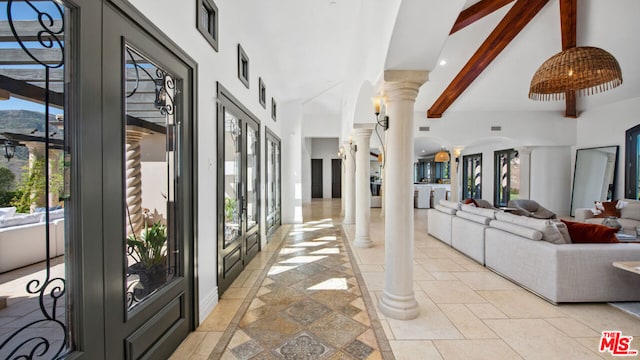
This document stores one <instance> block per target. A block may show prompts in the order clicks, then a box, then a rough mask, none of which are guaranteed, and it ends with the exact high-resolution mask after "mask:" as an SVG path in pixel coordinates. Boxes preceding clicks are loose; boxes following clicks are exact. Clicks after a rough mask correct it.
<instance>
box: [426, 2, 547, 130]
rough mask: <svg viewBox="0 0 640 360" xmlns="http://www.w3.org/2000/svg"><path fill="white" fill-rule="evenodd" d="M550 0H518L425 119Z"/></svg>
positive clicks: (457, 92) (466, 84) (441, 110)
mask: <svg viewBox="0 0 640 360" xmlns="http://www.w3.org/2000/svg"><path fill="white" fill-rule="evenodd" d="M547 2H549V0H517V1H516V3H515V4H514V5H513V6H512V7H511V9H509V11H508V12H507V14H506V15H505V17H504V18H503V19H502V20H501V21H500V23H498V25H497V26H496V28H495V29H494V30H493V31H492V32H491V34H489V36H488V37H487V39H486V40H485V41H484V42H483V43H482V45H480V48H478V50H477V51H476V52H475V54H473V56H472V57H471V59H469V61H468V62H467V63H466V64H465V66H464V67H463V68H462V70H460V72H459V73H458V75H456V77H455V78H454V79H453V80H452V81H451V83H450V84H449V86H448V87H447V88H446V89H445V91H444V92H443V93H442V94H441V95H440V97H439V98H438V99H437V100H436V101H435V103H434V104H433V105H432V106H431V108H430V109H429V110H427V117H428V118H440V117H442V114H443V113H444V112H445V111H446V110H447V109H448V108H449V106H451V104H453V103H454V102H455V101H456V99H457V98H458V97H459V96H460V95H461V94H462V93H463V92H464V91H465V90H466V89H467V88H468V87H469V85H471V83H473V81H474V80H475V79H476V78H477V77H478V76H479V75H480V74H481V73H482V72H483V71H484V69H486V68H487V67H488V66H489V64H491V62H492V61H493V60H494V59H495V58H496V57H497V56H498V55H499V54H500V53H501V52H502V50H504V48H505V47H507V45H509V43H510V42H511V40H513V39H514V38H515V37H516V35H518V34H519V33H520V31H521V30H522V29H523V28H524V27H525V26H526V25H527V24H528V23H529V21H531V19H533V18H534V17H535V16H536V14H537V13H538V12H539V11H540V10H541V9H542V8H543V7H544V6H545V5H546V4H547Z"/></svg>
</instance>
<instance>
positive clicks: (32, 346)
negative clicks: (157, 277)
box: [0, 0, 70, 360]
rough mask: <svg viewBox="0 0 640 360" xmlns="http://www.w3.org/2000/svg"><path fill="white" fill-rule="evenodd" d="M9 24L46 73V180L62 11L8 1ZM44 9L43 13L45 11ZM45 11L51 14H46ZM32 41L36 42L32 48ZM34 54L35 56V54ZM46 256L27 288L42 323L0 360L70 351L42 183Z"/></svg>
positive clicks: (5, 348) (4, 349) (6, 346)
mask: <svg viewBox="0 0 640 360" xmlns="http://www.w3.org/2000/svg"><path fill="white" fill-rule="evenodd" d="M6 9H7V19H8V24H9V27H10V28H11V32H12V33H13V36H14V38H15V43H17V44H18V45H19V46H20V48H22V50H24V52H25V53H26V54H27V55H28V56H29V57H30V58H31V59H32V60H33V65H35V66H42V67H43V70H44V73H45V84H44V86H45V101H44V102H45V104H44V108H45V116H44V124H45V125H44V127H45V130H44V134H45V138H44V144H45V146H44V148H45V151H44V158H45V166H44V174H45V175H44V176H45V179H50V174H49V172H50V170H49V166H47V165H46V164H49V148H50V147H49V146H50V144H49V143H50V136H51V135H50V134H51V131H50V129H49V105H50V104H51V102H50V101H49V100H50V99H49V94H50V70H51V69H56V68H62V67H63V66H64V60H65V56H64V10H63V7H62V6H61V5H60V4H58V3H57V2H55V1H28V0H24V1H14V0H9V1H7V5H6ZM44 9H46V10H44ZM47 11H49V12H47ZM27 13H31V14H32V18H34V19H37V24H38V25H39V26H40V27H41V29H39V30H38V31H37V32H36V33H35V34H33V33H29V34H22V33H20V30H21V28H20V27H18V26H16V25H17V20H14V19H15V18H17V17H20V18H24V16H25V15H26V14H27ZM33 39H36V41H37V44H39V45H36V47H34V46H33V44H34V43H35V42H34V40H33ZM36 49H37V51H36ZM44 187H45V189H44V191H45V194H47V195H45V212H44V214H45V221H46V224H47V225H45V226H44V228H45V249H46V250H45V252H46V256H47V257H46V269H45V277H44V279H32V280H30V281H29V282H28V283H27V285H26V291H27V293H29V294H33V295H36V296H37V298H38V304H39V310H40V314H39V315H41V316H42V318H41V319H37V320H33V321H31V322H29V323H28V324H25V325H23V326H22V327H21V328H19V329H17V330H16V331H15V332H13V333H12V334H11V335H9V336H8V337H7V338H6V339H5V340H4V341H3V342H2V343H0V357H2V359H10V360H18V359H34V358H38V359H58V358H61V357H62V356H64V355H65V353H66V352H67V351H69V348H70V347H69V335H68V329H67V325H66V324H65V319H64V314H60V313H58V306H60V305H61V304H64V303H65V294H66V283H65V279H64V278H62V277H55V276H53V275H52V272H51V266H52V264H51V256H50V254H51V252H50V248H51V246H52V244H51V236H50V229H49V228H50V227H49V225H48V224H49V221H50V214H49V209H50V201H49V196H48V194H49V192H50V183H49V181H45V184H44Z"/></svg>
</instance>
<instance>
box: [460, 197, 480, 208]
mask: <svg viewBox="0 0 640 360" xmlns="http://www.w3.org/2000/svg"><path fill="white" fill-rule="evenodd" d="M462 203H463V204H465V205H473V206H478V204H477V203H476V201H475V200H474V199H472V198H467V199H464V201H463V202H462Z"/></svg>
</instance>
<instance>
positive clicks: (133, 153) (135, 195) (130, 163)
mask: <svg viewBox="0 0 640 360" xmlns="http://www.w3.org/2000/svg"><path fill="white" fill-rule="evenodd" d="M144 135H145V133H144V132H143V131H140V130H138V129H136V128H134V127H132V126H129V127H127V137H126V145H125V147H126V154H125V157H126V163H127V170H126V171H127V173H126V174H127V182H126V185H127V195H126V198H127V199H126V200H127V214H125V215H126V216H127V235H130V234H132V233H133V234H140V231H141V230H142V228H143V227H144V219H143V218H142V171H141V163H140V159H141V153H140V141H142V137H143V136H144Z"/></svg>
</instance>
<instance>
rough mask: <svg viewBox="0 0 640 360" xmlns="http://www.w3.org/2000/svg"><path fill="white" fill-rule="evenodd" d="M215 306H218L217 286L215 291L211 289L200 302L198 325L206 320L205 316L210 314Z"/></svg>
mask: <svg viewBox="0 0 640 360" xmlns="http://www.w3.org/2000/svg"><path fill="white" fill-rule="evenodd" d="M216 305H218V287H217V286H216V288H215V289H213V291H212V292H210V293H209V294H208V295H207V296H206V297H205V298H204V300H203V301H202V302H200V309H199V313H198V315H199V321H200V324H202V323H203V322H204V320H205V319H206V318H207V316H209V314H211V312H212V311H213V308H215V307H216Z"/></svg>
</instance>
